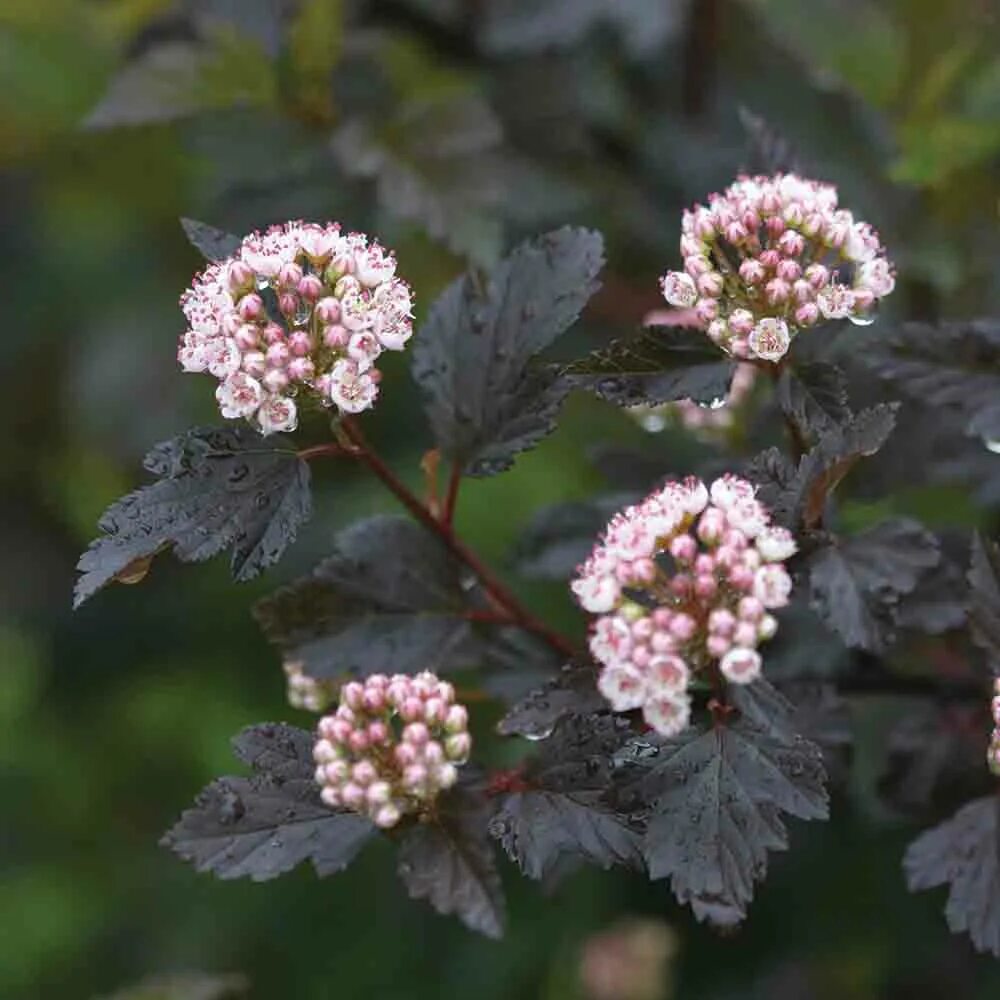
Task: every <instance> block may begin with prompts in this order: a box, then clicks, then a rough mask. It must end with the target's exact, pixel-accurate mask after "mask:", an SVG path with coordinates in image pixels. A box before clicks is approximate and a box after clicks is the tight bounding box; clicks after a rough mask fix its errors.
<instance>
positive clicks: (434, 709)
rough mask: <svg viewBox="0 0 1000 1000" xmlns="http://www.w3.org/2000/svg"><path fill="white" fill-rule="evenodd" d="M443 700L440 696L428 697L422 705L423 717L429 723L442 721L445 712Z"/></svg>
mask: <svg viewBox="0 0 1000 1000" xmlns="http://www.w3.org/2000/svg"><path fill="white" fill-rule="evenodd" d="M447 711H448V710H447V708H445V704H444V702H443V701H442V700H441V699H440V698H428V699H427V703H426V704H425V705H424V719H425V721H426V722H428V723H429V724H433V723H435V722H443V721H444V717H445V715H446V713H447Z"/></svg>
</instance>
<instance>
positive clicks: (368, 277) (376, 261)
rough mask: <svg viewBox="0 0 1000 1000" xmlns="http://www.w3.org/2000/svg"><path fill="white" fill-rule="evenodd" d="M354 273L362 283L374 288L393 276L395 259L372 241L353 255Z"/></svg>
mask: <svg viewBox="0 0 1000 1000" xmlns="http://www.w3.org/2000/svg"><path fill="white" fill-rule="evenodd" d="M354 273H355V275H357V279H358V281H360V282H361V284H362V285H366V286H367V287H368V288H374V287H375V286H376V285H380V284H382V282H383V281H389V280H390V279H391V278H392V277H393V275H394V274H395V273H396V259H395V258H394V257H393V256H392V254H386V253H385V252H384V251H383V250H382V248H381V247H380V246H379V245H378V244H377V243H373V244H372V245H371V246H370V247H367V248H366V249H364V250H360V251H358V252H357V253H356V254H355V255H354Z"/></svg>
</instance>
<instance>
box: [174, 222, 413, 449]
mask: <svg viewBox="0 0 1000 1000" xmlns="http://www.w3.org/2000/svg"><path fill="white" fill-rule="evenodd" d="M395 273H396V261H395V258H394V257H393V256H392V254H391V253H388V252H386V251H385V250H383V248H382V247H380V246H379V245H378V243H375V242H369V240H368V238H367V237H366V236H364V235H363V234H361V233H349V234H346V235H344V234H342V233H341V231H340V227H339V226H338V225H337V224H335V223H330V224H328V225H326V226H319V225H313V224H309V223H301V222H289V223H287V224H286V225H283V226H275V227H273V228H272V229H269V230H268V231H267V232H266V233H253V234H251V235H250V236H247V237H246V238H245V239H244V240H243V242H242V244H241V245H240V247H239V249H238V250H237V251H236V252H235V254H234V255H233V256H232V257H230V258H228V259H227V260H223V261H218V262H215V263H212V264H210V265H209V266H208V267H207V268H206V269H205V270H204V271H203V272H202V273H201V274H199V275H197V276H196V278H195V280H194V283H193V285H192V287H191V288H189V289H188V290H187V291H186V292H185V293H184V295H183V296H182V297H181V308H182V309H183V311H184V315H185V317H186V318H187V321H188V330H187V332H186V333H185V334H184V335H183V336H182V337H181V340H180V346H179V348H178V352H177V358H178V361H180V363H181V366H182V367H183V368H184V370H185V371H189V372H203V371H207V372H209V373H210V374H212V375H214V376H215V377H216V378H217V379H218V380H219V386H218V388H217V389H216V392H215V397H216V399H217V400H218V402H219V408H220V410H221V411H222V415H223V416H224V417H227V418H235V417H245V418H247V419H248V420H251V421H252V422H253V423H254V424H255V425H256V426H257V427H258V428H259V429H260V431H261V433H262V434H270V433H272V432H274V431H289V430H294V428H295V426H296V424H297V421H298V409H297V405H296V397H298V396H299V394H300V393H302V392H306V393H309V394H311V395H313V396H314V397H316V398H317V399H318V400H319V402H320V403H321V404H322V405H324V406H336V407H338V408H339V409H340V410H342V411H344V412H346V413H359V412H360V411H361V410H365V409H368V407H370V406H372V404H373V403H374V401H375V397H376V396H377V395H378V383H379V379H380V372H379V371H378V369H377V368H375V361H376V359H377V358H378V356H379V355H380V354H381V353H382V351H383V350H390V351H398V350H402V349H403V347H404V345H405V344H406V342H407V340H409V338H410V334H411V333H412V329H413V328H412V319H411V317H412V311H411V310H412V304H411V298H410V289H409V286H408V285H407V284H406V283H405V282H404V281H402V280H400V279H399V278H397V277H395Z"/></svg>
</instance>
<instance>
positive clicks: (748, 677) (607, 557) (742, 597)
mask: <svg viewBox="0 0 1000 1000" xmlns="http://www.w3.org/2000/svg"><path fill="white" fill-rule="evenodd" d="M769 520H770V518H769V515H768V513H767V511H766V510H765V509H764V507H763V506H762V505H761V504H760V502H759V501H758V500H757V499H756V497H755V496H754V487H753V486H752V485H751V484H750V483H749V482H747V481H746V480H744V479H740V478H738V477H736V476H732V475H726V476H722V477H721V478H720V479H716V480H715V481H714V482H713V483H712V485H711V488H708V487H706V486H705V484H704V483H703V482H702V481H701V480H700V479H695V478H689V479H686V480H684V481H683V482H681V483H678V482H670V483H667V484H666V486H664V487H663V488H662V489H659V490H657V491H655V492H654V493H652V494H650V495H649V496H648V497H647V498H646V499H645V500H643V501H642V502H641V503H639V504H637V505H636V506H634V507H628V508H626V509H625V510H624V511H622V512H620V513H619V514H616V515H615V516H614V518H612V520H611V521H610V523H609V524H608V526H607V529H606V530H605V533H604V535H603V537H602V538H601V541H600V542H598V544H597V545H596V547H595V548H594V551H593V553H592V554H591V556H590V558H589V559H588V560H587V561H586V562H585V563H584V564H583V565H582V566H581V567H580V569H579V573H578V576H577V578H576V579H575V580H574V581H573V584H572V589H573V592H574V594H575V595H576V598H577V600H578V601H579V603H580V605H581V606H582V607H583V608H584V609H585V610H586V611H590V612H592V613H595V614H597V615H599V617H598V618H597V619H596V621H595V622H594V627H593V631H592V633H591V638H590V651H591V653H592V654H593V656H594V658H595V659H596V660H597V661H598V662H599V663H600V664H601V665H602V669H601V673H600V677H599V678H598V687H599V689H600V691H601V693H602V694H603V695H604V697H605V698H607V700H608V701H609V702H610V703H611V706H612V707H613V708H614V709H615V711H618V712H624V711H629V710H631V709H637V708H641V709H642V712H643V717H644V718H645V720H646V722H647V723H648V724H649V725H650V726H652V727H653V728H654V729H655V730H657V731H658V732H660V733H662V734H664V735H665V736H673V735H675V734H676V733H678V732H680V731H681V730H683V729H684V728H685V727H686V726H687V724H688V721H689V718H690V712H691V702H690V696H689V693H688V687H689V684H690V681H691V679H692V677H693V675H694V674H695V673H697V672H699V671H704V670H706V669H707V668H709V667H710V666H711V665H712V664H715V663H717V664H718V668H719V670H720V671H721V673H722V675H723V676H724V677H725V678H726V680H728V681H730V682H731V683H734V684H749V683H750V682H751V681H753V680H755V679H756V678H757V677H758V676H759V675H760V671H761V657H760V653H758V652H757V645H758V644H759V643H760V642H762V641H764V640H766V639H770V638H771V637H772V636H773V635H774V634H775V632H776V630H777V621H776V620H775V618H774V617H773V616H772V615H770V614H769V613H768V612H769V611H772V610H774V609H776V608H781V607H783V606H784V605H786V604H787V603H788V599H789V595H790V593H791V589H792V581H791V578H790V577H789V575H788V572H787V571H786V570H785V567H784V565H783V561H784V560H785V559H788V558H790V557H791V556H792V555H793V554H794V553H795V551H796V545H795V540H794V539H793V538H792V536H791V534H790V533H789V532H788V531H786V530H785V529H784V528H779V527H773V526H771V525H770V524H769Z"/></svg>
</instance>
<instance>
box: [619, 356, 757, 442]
mask: <svg viewBox="0 0 1000 1000" xmlns="http://www.w3.org/2000/svg"><path fill="white" fill-rule="evenodd" d="M756 381H757V369H756V368H755V367H754V366H753V365H751V364H741V365H737V366H736V371H735V372H734V373H733V380H732V382H731V383H730V386H729V393H728V395H727V396H726V398H725V400H724V401H721V402H717V403H713V404H711V405H709V406H704V405H702V404H701V403H695V402H693V401H692V400H690V399H679V400H677V401H676V402H673V403H660V404H659V405H657V406H632V407H630V408H629V409H628V410H626V411H625V412H626V413H628V414H629V416H631V417H632V418H633V419H635V420H637V421H638V422H639V425H640V426H641V427H642V428H643V429H644V430H647V431H649V432H650V433H653V434H655V433H657V432H658V431H662V430H663V429H664V428H665V427H666V426H667V424H668V422H669V421H671V420H674V421H676V423H678V424H679V425H680V426H681V427H683V428H684V429H685V430H689V431H691V432H692V433H693V434H697V435H699V436H700V437H704V438H706V439H707V438H710V437H717V436H719V435H721V434H723V433H724V432H726V431H728V430H729V429H730V428H732V427H733V426H734V425H735V423H736V412H737V411H738V410H739V408H740V407H741V406H742V405H743V404H744V403H745V402H747V400H748V399H749V398H750V395H751V393H752V392H753V387H754V383H755V382H756Z"/></svg>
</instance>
